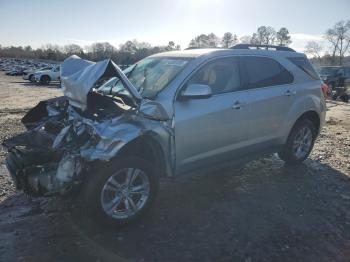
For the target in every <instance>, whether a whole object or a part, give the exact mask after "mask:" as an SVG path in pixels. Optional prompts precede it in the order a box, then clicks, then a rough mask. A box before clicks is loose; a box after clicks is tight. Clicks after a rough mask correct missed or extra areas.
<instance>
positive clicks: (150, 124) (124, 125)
mask: <svg viewBox="0 0 350 262" xmlns="http://www.w3.org/2000/svg"><path fill="white" fill-rule="evenodd" d="M68 112H69V116H70V118H71V120H72V121H71V123H72V124H71V125H69V126H67V127H65V128H64V129H62V131H61V133H60V134H58V135H57V137H56V139H55V141H54V143H53V147H56V148H59V147H60V146H61V145H62V146H63V147H64V144H65V143H64V140H65V138H66V137H69V135H68V134H69V132H70V131H74V132H75V133H77V134H79V133H83V132H85V131H87V132H88V133H89V134H90V135H91V137H92V138H96V139H89V140H88V142H87V143H86V144H85V145H83V146H82V147H81V148H80V152H79V153H80V155H81V157H82V158H83V159H85V160H86V161H95V160H102V161H109V160H111V159H112V158H113V157H115V156H116V155H117V154H118V152H120V151H121V150H122V149H123V148H124V147H125V146H126V145H127V144H129V143H130V142H132V141H134V140H135V139H137V138H140V137H150V138H152V139H153V140H154V141H157V143H158V144H159V145H160V146H161V148H162V151H163V153H164V157H165V162H166V163H167V164H166V167H165V168H166V172H167V173H168V174H171V173H172V167H173V162H174V161H173V158H174V156H173V155H174V154H173V144H172V141H173V131H172V129H171V128H169V127H168V126H167V125H166V124H165V123H166V122H164V121H159V120H152V119H148V118H145V117H143V115H141V114H137V113H135V112H130V113H125V114H123V115H120V116H117V117H115V118H110V119H105V120H102V121H101V120H100V121H95V120H92V119H88V118H84V117H81V116H80V115H79V114H78V113H76V112H75V111H74V110H73V109H72V108H69V109H68Z"/></svg>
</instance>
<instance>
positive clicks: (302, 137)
mask: <svg viewBox="0 0 350 262" xmlns="http://www.w3.org/2000/svg"><path fill="white" fill-rule="evenodd" d="M311 145H312V131H311V129H310V128H309V127H306V126H304V127H302V128H300V129H299V130H298V132H297V134H296V136H295V138H294V142H293V153H294V155H295V157H296V158H297V159H301V158H303V157H305V156H306V155H307V154H308V153H309V151H310V148H311Z"/></svg>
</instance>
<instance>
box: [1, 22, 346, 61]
mask: <svg viewBox="0 0 350 262" xmlns="http://www.w3.org/2000/svg"><path fill="white" fill-rule="evenodd" d="M324 39H325V40H326V41H327V43H328V44H327V46H324V45H323V44H322V42H321V41H310V42H308V43H307V45H306V46H305V53H307V54H308V55H309V56H310V57H312V59H313V60H314V61H316V62H318V63H319V64H331V65H336V64H342V63H343V62H347V61H349V57H346V55H347V54H348V53H349V49H350V20H347V21H343V20H342V21H339V22H337V23H336V24H335V25H334V26H333V27H331V28H329V29H327V30H326V31H325V35H324ZM238 43H241V44H260V45H261V44H266V45H279V46H288V45H290V44H291V43H292V40H291V36H290V33H289V30H288V29H287V28H286V27H281V28H280V29H279V30H275V29H274V28H273V27H271V26H260V27H258V28H257V30H256V32H254V33H253V34H252V35H245V36H241V37H238V36H237V35H236V34H233V33H231V32H226V33H224V34H223V36H222V37H219V36H217V35H215V34H214V33H210V34H200V35H198V36H196V37H194V38H193V39H192V40H191V41H190V43H189V45H188V47H190V48H213V47H223V48H229V47H231V46H234V45H236V44H238ZM180 49H181V47H180V45H178V44H176V43H175V42H174V41H169V42H168V44H167V45H164V46H152V45H151V44H149V43H147V42H139V41H137V40H136V39H135V40H130V41H126V42H125V43H123V44H121V45H120V46H119V47H118V48H116V47H115V46H113V45H111V44H110V43H108V42H97V43H93V44H91V45H89V46H85V47H82V46H80V45H77V44H69V45H64V46H59V45H54V44H46V45H43V46H42V47H40V48H37V49H33V48H32V47H31V46H29V45H28V46H25V47H22V46H17V47H15V46H10V47H1V46H0V56H1V57H14V58H35V59H48V60H56V61H62V60H64V59H65V58H66V57H68V56H70V55H73V54H76V55H78V56H80V57H82V58H84V59H88V60H92V61H99V60H102V59H106V58H111V59H112V60H113V61H115V62H116V63H118V64H132V63H135V62H137V61H139V60H140V59H142V58H144V57H147V56H149V55H152V54H156V53H160V52H165V51H172V50H180ZM344 57H345V58H344Z"/></svg>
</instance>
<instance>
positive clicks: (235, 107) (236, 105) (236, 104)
mask: <svg viewBox="0 0 350 262" xmlns="http://www.w3.org/2000/svg"><path fill="white" fill-rule="evenodd" d="M241 107H242V104H241V103H240V102H239V101H236V102H235V103H234V104H233V106H232V109H241Z"/></svg>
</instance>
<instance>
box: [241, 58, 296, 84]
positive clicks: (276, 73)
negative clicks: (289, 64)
mask: <svg viewBox="0 0 350 262" xmlns="http://www.w3.org/2000/svg"><path fill="white" fill-rule="evenodd" d="M242 61H243V65H244V67H245V70H244V71H245V76H246V81H247V82H248V83H247V84H248V88H249V89H252V88H260V87H267V86H277V85H285V84H290V83H292V82H293V80H294V78H293V75H292V74H291V73H290V72H288V71H287V70H286V69H285V68H284V67H283V66H282V65H281V64H280V63H278V62H277V61H275V60H274V59H272V58H268V57H257V56H246V57H242Z"/></svg>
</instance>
